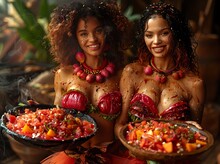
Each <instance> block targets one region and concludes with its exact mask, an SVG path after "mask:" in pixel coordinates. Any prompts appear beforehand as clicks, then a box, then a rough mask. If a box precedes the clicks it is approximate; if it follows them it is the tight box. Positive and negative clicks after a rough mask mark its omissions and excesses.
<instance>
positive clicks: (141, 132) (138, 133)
mask: <svg viewBox="0 0 220 164" xmlns="http://www.w3.org/2000/svg"><path fill="white" fill-rule="evenodd" d="M142 134H143V131H142V130H137V131H136V135H137V139H138V140H141V136H142Z"/></svg>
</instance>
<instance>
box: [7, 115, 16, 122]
mask: <svg viewBox="0 0 220 164" xmlns="http://www.w3.org/2000/svg"><path fill="white" fill-rule="evenodd" d="M6 117H7V119H8V121H9V122H10V123H15V121H16V117H15V116H14V115H11V114H7V115H6Z"/></svg>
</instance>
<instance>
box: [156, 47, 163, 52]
mask: <svg viewBox="0 0 220 164" xmlns="http://www.w3.org/2000/svg"><path fill="white" fill-rule="evenodd" d="M163 49H164V48H163V47H158V48H154V51H155V52H157V53H158V52H162V51H163Z"/></svg>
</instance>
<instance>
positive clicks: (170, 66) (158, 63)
mask: <svg viewBox="0 0 220 164" xmlns="http://www.w3.org/2000/svg"><path fill="white" fill-rule="evenodd" d="M150 64H151V66H152V67H153V68H154V69H155V70H156V71H158V72H165V73H166V72H170V71H173V70H174V69H175V68H176V64H175V62H174V61H173V59H172V58H166V59H161V58H154V57H152V58H151V61H150Z"/></svg>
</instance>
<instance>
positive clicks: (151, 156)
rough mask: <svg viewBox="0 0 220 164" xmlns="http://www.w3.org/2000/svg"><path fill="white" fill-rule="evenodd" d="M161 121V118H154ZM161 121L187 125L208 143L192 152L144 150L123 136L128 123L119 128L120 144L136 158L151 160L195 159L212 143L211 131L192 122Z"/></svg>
mask: <svg viewBox="0 0 220 164" xmlns="http://www.w3.org/2000/svg"><path fill="white" fill-rule="evenodd" d="M156 121H161V120H156ZM163 122H171V123H174V124H177V125H178V126H184V127H186V126H187V127H189V129H190V130H191V131H194V132H195V131H196V132H199V133H200V134H202V135H204V136H206V137H207V138H208V143H207V145H206V146H203V147H201V148H199V149H197V150H194V151H192V152H181V153H162V152H153V151H150V150H144V149H141V148H139V147H137V146H134V145H131V144H129V143H128V141H127V140H126V138H125V135H126V133H127V131H128V124H126V125H124V126H123V128H122V129H121V130H120V134H119V139H120V141H121V142H122V144H123V145H124V146H125V147H126V148H127V149H129V151H130V154H131V155H132V156H134V157H136V158H139V159H142V160H153V161H178V160H184V159H187V160H188V159H193V158H194V159H195V158H197V157H198V156H199V155H201V154H203V153H205V152H206V151H208V150H209V149H210V148H211V147H212V146H213V143H214V139H213V136H212V134H211V133H209V132H208V131H206V130H200V129H198V128H197V127H195V126H194V125H192V124H188V123H185V122H180V121H165V120H163Z"/></svg>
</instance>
